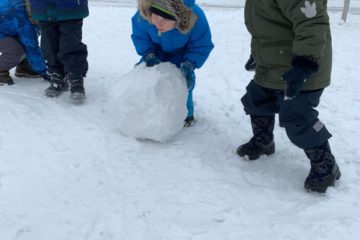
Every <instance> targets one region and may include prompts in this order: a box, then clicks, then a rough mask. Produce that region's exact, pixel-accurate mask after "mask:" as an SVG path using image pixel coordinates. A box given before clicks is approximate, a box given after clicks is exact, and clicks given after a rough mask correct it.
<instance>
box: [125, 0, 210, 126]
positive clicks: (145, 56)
mask: <svg viewBox="0 0 360 240" xmlns="http://www.w3.org/2000/svg"><path fill="white" fill-rule="evenodd" d="M138 8H139V9H138V11H137V12H136V14H135V15H134V16H133V18H132V27H133V33H132V35H131V38H132V41H133V43H134V45H135V48H136V51H137V53H138V54H139V55H140V56H141V57H142V58H141V62H145V64H146V66H148V67H151V66H154V65H156V64H159V63H160V62H167V61H169V62H171V63H173V64H175V65H176V66H177V67H179V68H180V69H181V72H182V74H183V75H184V77H185V79H186V83H187V87H188V100H187V104H186V105H187V108H188V115H187V117H186V119H185V126H190V125H192V124H193V123H194V122H195V119H194V104H193V98H192V92H193V89H194V87H195V73H194V69H195V68H200V67H201V66H202V65H203V64H204V62H205V61H206V59H207V58H208V56H209V54H210V52H211V50H212V49H213V47H214V45H213V43H212V41H211V32H210V27H209V24H208V22H207V19H206V16H205V14H204V12H203V11H202V9H201V8H200V7H199V6H198V5H196V4H195V0H138Z"/></svg>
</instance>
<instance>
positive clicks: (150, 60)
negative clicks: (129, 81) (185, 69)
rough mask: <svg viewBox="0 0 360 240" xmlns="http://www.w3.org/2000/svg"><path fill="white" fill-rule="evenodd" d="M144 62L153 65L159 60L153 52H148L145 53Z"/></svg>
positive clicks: (148, 65)
mask: <svg viewBox="0 0 360 240" xmlns="http://www.w3.org/2000/svg"><path fill="white" fill-rule="evenodd" d="M144 62H145V63H146V66H147V67H153V66H155V65H157V64H159V63H160V62H161V61H160V60H159V58H158V57H157V56H156V55H155V53H149V54H148V55H146V57H144Z"/></svg>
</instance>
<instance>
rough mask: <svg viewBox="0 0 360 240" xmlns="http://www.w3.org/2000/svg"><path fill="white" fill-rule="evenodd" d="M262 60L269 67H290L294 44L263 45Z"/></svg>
mask: <svg viewBox="0 0 360 240" xmlns="http://www.w3.org/2000/svg"><path fill="white" fill-rule="evenodd" d="M261 52H262V54H261V55H262V60H263V61H264V64H265V65H266V66H267V67H272V66H278V67H290V65H291V59H292V58H293V53H292V42H280V43H279V42H278V43H262V44H261Z"/></svg>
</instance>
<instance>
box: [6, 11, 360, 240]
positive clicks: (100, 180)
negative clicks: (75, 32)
mask: <svg viewBox="0 0 360 240" xmlns="http://www.w3.org/2000/svg"><path fill="white" fill-rule="evenodd" d="M133 12H134V9H133V8H127V7H120V8H112V7H109V6H105V5H104V6H101V5H100V4H96V5H93V6H92V8H91V16H90V17H89V18H87V19H86V20H85V25H84V41H85V42H86V43H87V44H88V48H89V62H90V71H89V74H88V78H87V79H86V90H87V101H86V103H85V104H84V105H82V106H75V105H73V104H71V103H70V101H69V96H68V94H65V95H64V96H61V97H59V98H58V99H48V98H46V97H45V96H44V95H43V90H44V89H45V88H46V87H47V86H48V85H47V83H45V82H43V81H40V80H34V79H17V78H15V82H16V84H15V85H13V86H6V87H0V113H1V115H0V125H1V126H2V127H1V128H0V239H1V240H49V239H51V240H239V239H244V240H263V239H271V240H275V239H281V240H285V239H291V240H304V239H314V240H338V239H342V240H356V239H359V237H360V228H359V227H360V207H359V205H360V202H359V199H360V188H359V186H360V178H359V176H360V159H359V155H360V150H359V147H358V142H359V136H360V128H359V126H360V125H359V120H360V115H359V109H360V100H359V94H358V93H359V89H360V82H359V75H360V71H359V67H358V66H357V65H358V63H359V62H360V56H359V54H357V53H358V52H360V43H359V41H358V37H359V36H360V16H359V15H350V16H349V17H348V22H347V24H341V23H340V18H341V12H331V13H330V17H331V23H332V33H333V48H334V65H333V80H332V85H331V86H330V87H329V88H328V89H327V90H326V91H325V93H324V95H323V97H322V102H321V104H320V106H319V110H320V113H321V114H320V118H321V119H322V121H323V122H324V123H325V124H326V125H327V127H328V129H329V130H330V131H331V132H332V133H333V138H331V140H330V143H331V145H332V149H333V152H334V154H335V156H336V158H337V161H338V163H339V165H340V167H341V170H342V173H343V176H342V179H341V180H340V181H339V182H338V184H337V186H336V188H330V189H329V190H328V192H327V193H326V194H324V195H320V194H315V193H307V192H305V190H304V189H303V181H304V179H305V177H306V176H307V174H308V171H309V163H308V160H307V159H306V157H305V155H304V154H303V152H302V151H301V150H299V149H297V148H296V147H294V146H293V145H291V144H290V142H289V140H287V138H286V134H285V132H284V129H281V128H279V127H278V126H277V127H276V129H275V140H276V144H277V145H276V147H277V151H276V154H275V155H273V156H271V157H263V158H261V159H259V160H258V161H253V162H249V161H244V160H243V159H241V158H239V157H237V156H236V154H235V149H236V147H237V146H238V145H239V144H241V143H243V142H245V141H247V140H248V139H249V137H250V135H251V130H250V124H249V120H248V117H247V116H245V114H244V112H243V110H242V105H241V103H240V97H241V96H242V95H243V94H244V92H245V86H246V85H247V83H248V82H249V80H250V79H251V73H248V72H245V71H244V70H243V65H244V62H245V61H246V60H247V58H248V55H249V39H250V38H249V34H248V33H247V31H246V29H245V27H244V24H243V12H242V9H236V8H234V9H232V8H228V9H217V8H209V9H207V10H206V13H207V15H208V19H209V22H210V24H211V27H212V32H213V40H214V43H215V45H216V47H215V49H214V51H213V52H212V54H211V56H210V58H209V60H208V62H207V63H206V64H205V66H204V67H203V68H202V69H200V70H198V71H197V80H198V81H197V87H196V90H195V92H194V94H195V102H196V106H195V107H196V109H195V114H196V116H197V118H198V122H197V124H196V125H195V126H193V127H191V128H186V129H184V130H183V131H182V132H180V133H179V134H178V135H177V136H176V137H175V138H174V139H173V140H172V141H170V142H169V143H166V144H160V143H155V142H151V141H137V140H135V139H132V138H129V137H125V136H123V135H121V133H120V132H119V131H117V130H115V129H114V128H112V127H111V125H110V124H108V122H109V121H110V120H113V119H108V115H107V114H106V109H107V106H108V104H109V101H110V100H109V99H110V98H109V92H110V91H111V89H113V87H114V86H116V85H117V82H118V79H120V78H121V76H123V75H124V74H127V73H128V72H129V71H130V70H131V69H132V68H133V65H134V63H135V62H137V61H138V60H139V57H138V56H137V55H136V54H135V50H134V48H133V46H132V42H131V40H130V34H131V25H130V18H131V16H132V14H133ZM144 81H146V79H144ZM134 97H136V96H134Z"/></svg>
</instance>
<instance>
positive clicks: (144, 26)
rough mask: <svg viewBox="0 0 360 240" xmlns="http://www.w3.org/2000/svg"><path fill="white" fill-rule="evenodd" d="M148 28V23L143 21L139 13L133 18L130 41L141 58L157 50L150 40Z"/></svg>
mask: <svg viewBox="0 0 360 240" xmlns="http://www.w3.org/2000/svg"><path fill="white" fill-rule="evenodd" d="M149 27H150V23H149V22H148V21H147V20H145V19H144V18H143V17H142V16H141V15H140V13H139V12H137V13H136V14H135V15H134V16H133V18H132V35H131V39H132V41H133V43H134V46H135V49H136V52H137V53H138V54H139V55H140V56H142V57H145V56H146V55H148V54H149V53H155V52H156V50H157V48H158V47H157V45H156V44H155V43H154V42H153V41H152V40H151V38H150V35H149V32H148V29H149Z"/></svg>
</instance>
